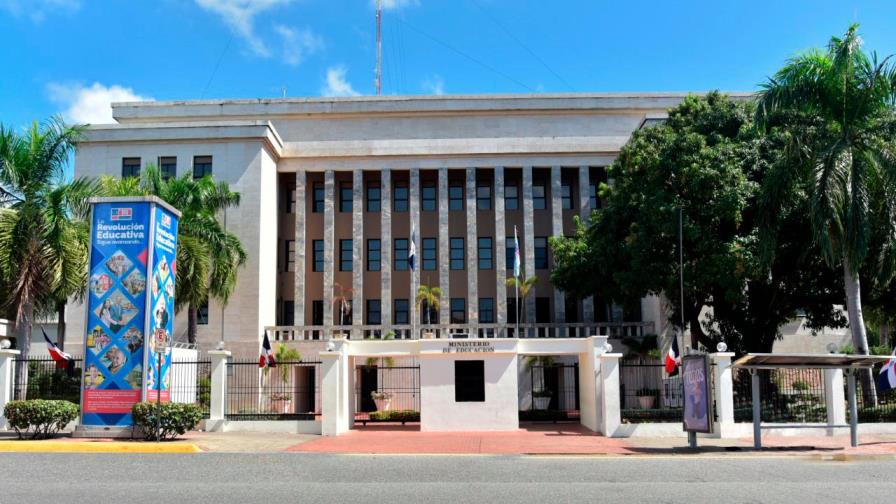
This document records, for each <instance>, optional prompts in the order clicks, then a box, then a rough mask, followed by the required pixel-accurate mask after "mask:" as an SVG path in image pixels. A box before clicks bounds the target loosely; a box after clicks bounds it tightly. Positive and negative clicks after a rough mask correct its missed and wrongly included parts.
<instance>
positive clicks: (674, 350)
mask: <svg viewBox="0 0 896 504" xmlns="http://www.w3.org/2000/svg"><path fill="white" fill-rule="evenodd" d="M680 365H681V353H680V352H679V351H678V338H677V337H673V338H672V345H671V346H669V352H668V353H667V354H666V373H669V376H675V375H677V374H678V366H680Z"/></svg>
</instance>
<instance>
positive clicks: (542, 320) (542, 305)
mask: <svg viewBox="0 0 896 504" xmlns="http://www.w3.org/2000/svg"><path fill="white" fill-rule="evenodd" d="M550 322H551V298H547V297H540V298H535V323H536V324H548V323H550Z"/></svg>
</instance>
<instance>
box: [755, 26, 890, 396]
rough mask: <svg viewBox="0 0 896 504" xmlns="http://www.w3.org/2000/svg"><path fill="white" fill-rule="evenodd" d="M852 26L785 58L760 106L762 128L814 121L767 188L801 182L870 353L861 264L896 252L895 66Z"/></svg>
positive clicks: (859, 341)
mask: <svg viewBox="0 0 896 504" xmlns="http://www.w3.org/2000/svg"><path fill="white" fill-rule="evenodd" d="M857 30H858V25H855V24H854V25H852V26H850V27H849V30H847V32H846V34H845V35H844V36H843V38H838V37H833V38H831V41H830V42H829V44H828V47H827V50H818V49H816V50H811V51H809V52H806V53H804V54H800V55H797V56H795V57H793V58H791V59H790V60H789V61H788V62H787V64H786V65H785V66H784V67H783V68H782V69H781V70H779V71H778V72H777V73H776V74H775V75H774V77H771V78H770V79H769V80H768V82H767V83H765V84H764V85H763V90H762V92H761V93H760V95H759V109H758V110H759V116H760V123H761V124H765V125H766V126H767V125H768V124H769V123H770V120H774V114H775V113H776V112H787V113H795V114H800V115H802V116H803V117H811V118H817V119H818V121H819V125H818V126H817V127H815V128H802V129H797V128H793V130H792V131H790V132H789V133H791V136H792V138H793V140H794V141H793V145H794V146H795V149H794V155H793V158H792V159H791V160H788V161H791V162H785V163H782V165H784V166H780V167H778V168H777V169H778V173H777V174H776V175H777V176H775V177H774V179H772V184H774V185H778V186H780V185H781V183H782V181H793V183H801V182H802V183H803V184H804V185H805V188H806V190H807V191H808V194H809V195H810V199H811V215H810V219H811V225H812V231H813V235H814V241H815V243H816V244H817V245H818V246H819V247H820V248H821V250H822V252H823V254H824V257H825V260H826V261H827V263H828V264H829V265H830V266H831V267H840V268H842V270H843V285H844V290H845V293H846V306H847V312H848V314H849V326H850V330H851V333H852V341H853V345H854V348H855V349H856V350H857V352H858V353H859V354H863V355H866V354H868V339H867V337H866V334H865V322H864V320H863V317H862V301H861V297H860V287H861V284H860V278H859V277H860V275H859V270H860V269H861V267H862V265H863V264H865V263H866V262H867V261H879V264H881V265H885V264H890V265H892V262H890V261H892V260H893V259H892V258H893V254H894V251H896V239H894V236H896V219H894V215H896V135H894V131H896V114H894V110H893V106H894V104H896V66H894V65H893V64H892V62H891V61H890V57H889V56H888V57H886V58H884V59H883V60H882V61H881V60H878V57H877V54H876V53H872V54H871V55H870V56H869V55H868V54H866V53H865V52H863V51H862V40H861V38H860V37H859V34H858V31H857ZM785 127H786V126H785ZM781 172H783V173H781ZM783 192H784V191H780V190H775V189H770V190H769V191H768V193H769V194H770V195H771V196H770V199H771V200H772V201H771V203H770V205H769V208H768V210H769V211H770V212H774V211H775V208H776V207H777V204H776V203H777V202H776V201H774V199H775V198H774V195H775V194H781V193H783ZM870 243H877V244H879V245H880V246H879V247H875V248H871V247H869V244H870ZM878 271H880V272H882V273H892V271H891V270H890V269H889V268H885V267H880V268H879V269H878ZM862 378H863V379H862V389H863V392H864V394H865V397H866V398H867V399H869V400H874V399H876V393H875V390H874V386H873V381H872V379H871V375H870V370H869V372H868V373H866V374H863V377H862Z"/></svg>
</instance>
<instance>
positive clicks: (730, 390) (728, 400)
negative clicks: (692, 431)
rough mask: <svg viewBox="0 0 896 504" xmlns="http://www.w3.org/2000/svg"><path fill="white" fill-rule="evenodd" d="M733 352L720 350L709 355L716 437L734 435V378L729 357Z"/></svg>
mask: <svg viewBox="0 0 896 504" xmlns="http://www.w3.org/2000/svg"><path fill="white" fill-rule="evenodd" d="M732 357H734V353H733V352H720V353H714V354H711V355H710V358H712V362H713V363H714V364H715V366H713V369H714V376H713V384H714V389H715V391H714V397H715V401H716V418H717V419H718V420H717V421H716V429H715V431H716V432H715V433H716V435H717V436H718V437H722V438H727V437H736V435H735V434H734V380H733V378H732V376H731V358H732Z"/></svg>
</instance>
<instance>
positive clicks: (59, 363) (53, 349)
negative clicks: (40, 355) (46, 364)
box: [40, 327, 72, 369]
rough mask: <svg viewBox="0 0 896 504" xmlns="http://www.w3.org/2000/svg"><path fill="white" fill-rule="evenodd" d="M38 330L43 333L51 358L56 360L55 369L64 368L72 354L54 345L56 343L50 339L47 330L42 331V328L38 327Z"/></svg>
mask: <svg viewBox="0 0 896 504" xmlns="http://www.w3.org/2000/svg"><path fill="white" fill-rule="evenodd" d="M40 332H42V333H44V340H46V342H47V351H49V352H50V357H52V358H53V361H54V362H56V369H65V368H66V367H68V362H69V361H70V360H72V356H71V355H69V354H67V353H65V352H63V351H62V350H60V349H59V347H58V346H56V343H53V342H52V341H50V337H49V336H47V331H44V328H43V327H41V328H40Z"/></svg>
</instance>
